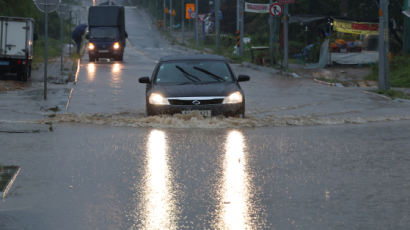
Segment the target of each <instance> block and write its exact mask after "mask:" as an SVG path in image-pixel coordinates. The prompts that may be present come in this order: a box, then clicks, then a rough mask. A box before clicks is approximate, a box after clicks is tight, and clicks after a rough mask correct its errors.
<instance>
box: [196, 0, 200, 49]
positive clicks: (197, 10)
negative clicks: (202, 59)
mask: <svg viewBox="0 0 410 230" xmlns="http://www.w3.org/2000/svg"><path fill="white" fill-rule="evenodd" d="M198 8H199V6H198V0H195V47H198V40H199V38H198V12H199V9H198Z"/></svg>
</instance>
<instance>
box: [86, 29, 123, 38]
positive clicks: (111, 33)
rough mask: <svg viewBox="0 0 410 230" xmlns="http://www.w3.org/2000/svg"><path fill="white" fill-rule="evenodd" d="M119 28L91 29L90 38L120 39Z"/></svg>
mask: <svg viewBox="0 0 410 230" xmlns="http://www.w3.org/2000/svg"><path fill="white" fill-rule="evenodd" d="M118 35H119V34H118V28H116V27H92V28H90V38H110V39H116V38H118Z"/></svg>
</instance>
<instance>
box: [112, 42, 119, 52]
mask: <svg viewBox="0 0 410 230" xmlns="http://www.w3.org/2000/svg"><path fill="white" fill-rule="evenodd" d="M113 47H114V49H116V50H117V49H119V48H120V43H119V42H115V43H114V46H113Z"/></svg>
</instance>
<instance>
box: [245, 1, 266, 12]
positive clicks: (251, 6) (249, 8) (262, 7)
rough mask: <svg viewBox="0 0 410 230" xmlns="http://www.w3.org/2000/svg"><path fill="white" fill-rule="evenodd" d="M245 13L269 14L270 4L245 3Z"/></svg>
mask: <svg viewBox="0 0 410 230" xmlns="http://www.w3.org/2000/svg"><path fill="white" fill-rule="evenodd" d="M245 12H250V13H260V14H264V13H269V4H256V3H249V2H245Z"/></svg>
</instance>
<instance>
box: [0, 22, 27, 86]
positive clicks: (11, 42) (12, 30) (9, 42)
mask: <svg viewBox="0 0 410 230" xmlns="http://www.w3.org/2000/svg"><path fill="white" fill-rule="evenodd" d="M33 38H34V20H33V19H32V18H20V17H4V16H0V74H5V73H13V74H16V75H17V80H21V81H27V79H28V78H29V77H30V76H31V61H32V59H33Z"/></svg>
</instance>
